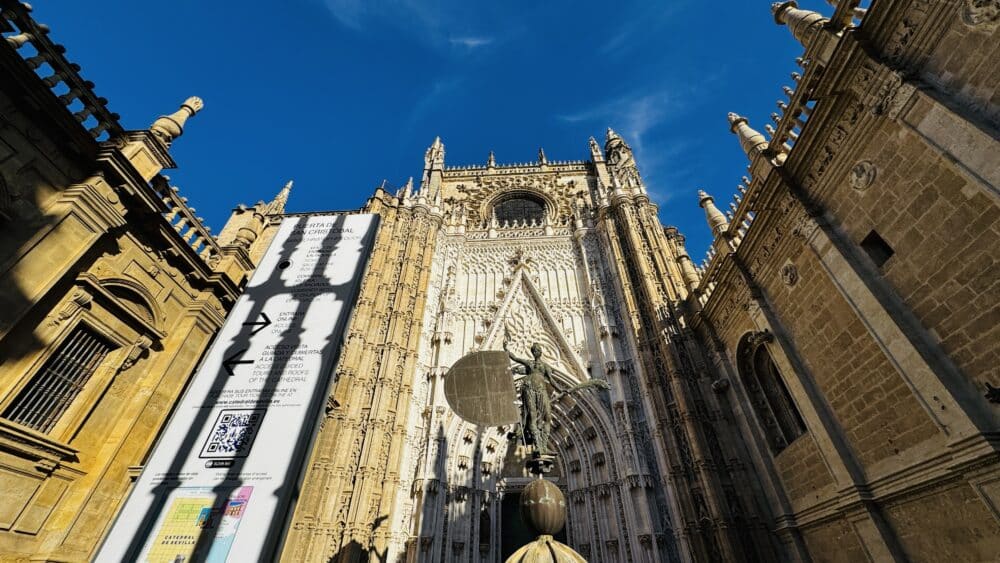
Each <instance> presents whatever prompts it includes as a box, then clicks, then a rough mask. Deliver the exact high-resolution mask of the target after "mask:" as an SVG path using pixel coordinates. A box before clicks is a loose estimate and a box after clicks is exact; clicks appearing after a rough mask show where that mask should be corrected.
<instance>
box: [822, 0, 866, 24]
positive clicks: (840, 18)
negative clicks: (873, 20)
mask: <svg viewBox="0 0 1000 563" xmlns="http://www.w3.org/2000/svg"><path fill="white" fill-rule="evenodd" d="M826 3H827V4H830V5H831V6H833V7H834V8H835V10H834V11H833V16H832V17H831V18H830V25H831V27H832V28H834V29H843V28H846V27H858V26H860V25H861V20H863V19H864V18H865V14H866V13H867V12H868V6H869V5H870V4H871V0H864V1H862V0H826Z"/></svg>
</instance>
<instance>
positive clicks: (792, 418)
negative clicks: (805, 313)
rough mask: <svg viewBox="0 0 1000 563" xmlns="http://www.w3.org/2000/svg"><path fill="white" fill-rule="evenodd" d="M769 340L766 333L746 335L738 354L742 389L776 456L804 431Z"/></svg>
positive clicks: (769, 335)
mask: <svg viewBox="0 0 1000 563" xmlns="http://www.w3.org/2000/svg"><path fill="white" fill-rule="evenodd" d="M772 338H773V337H772V336H771V334H770V333H768V332H757V333H751V334H748V335H746V336H744V337H743V340H742V341H741V342H740V345H739V349H738V350H737V354H738V356H739V372H740V379H741V380H742V381H743V387H744V388H745V389H746V391H747V394H748V395H749V397H750V403H751V406H752V407H753V409H754V412H755V413H756V415H757V419H758V420H759V421H760V423H761V426H762V427H763V428H764V431H765V433H766V434H767V438H768V443H769V445H770V446H771V451H772V453H774V454H775V455H777V454H778V453H779V452H781V451H782V450H784V449H785V448H786V447H788V445H789V444H791V443H792V442H793V441H795V439H796V438H798V437H799V436H801V435H803V434H805V431H806V427H805V424H804V423H803V422H802V417H801V416H800V415H799V411H798V410H797V409H796V408H795V403H794V401H792V396H791V394H790V393H789V392H788V388H787V387H785V382H784V381H783V380H782V378H781V373H780V372H779V371H778V366H777V365H775V363H774V359H773V358H772V357H771V352H770V351H769V350H768V348H767V343H768V342H770V341H771V339H772Z"/></svg>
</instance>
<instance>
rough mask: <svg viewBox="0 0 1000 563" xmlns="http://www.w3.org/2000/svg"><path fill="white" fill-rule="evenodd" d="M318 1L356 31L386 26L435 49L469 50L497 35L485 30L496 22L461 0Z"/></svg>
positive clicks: (477, 47) (490, 41) (489, 41)
mask: <svg viewBox="0 0 1000 563" xmlns="http://www.w3.org/2000/svg"><path fill="white" fill-rule="evenodd" d="M321 1H322V2H323V4H324V5H325V6H326V8H327V10H328V11H329V12H330V14H331V15H332V16H333V17H334V19H335V20H337V22H339V23H340V24H341V25H343V26H344V27H347V28H349V29H353V30H355V31H370V30H377V29H388V30H389V31H390V32H392V33H400V34H403V35H406V36H408V37H410V38H411V39H413V40H415V41H417V42H419V43H421V44H423V45H425V46H427V47H430V48H432V49H434V50H437V51H444V52H448V51H450V52H454V53H458V54H463V53H469V52H471V51H474V50H480V49H481V48H483V47H486V46H489V45H492V44H494V43H495V42H496V39H497V37H496V36H495V34H491V33H486V31H489V30H491V29H494V28H495V27H496V26H495V25H493V24H495V23H496V22H492V20H491V18H488V17H485V16H483V15H482V14H480V13H479V12H478V11H476V10H471V9H470V8H469V6H467V5H466V4H465V3H463V2H461V1H460V0H434V1H433V2H428V1H427V0H321ZM503 27H504V26H501V27H500V28H501V29H503Z"/></svg>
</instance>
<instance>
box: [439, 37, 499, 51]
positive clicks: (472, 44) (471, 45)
mask: <svg viewBox="0 0 1000 563" xmlns="http://www.w3.org/2000/svg"><path fill="white" fill-rule="evenodd" d="M448 42H449V43H451V44H452V45H461V46H462V47H466V48H468V49H475V48H476V47H485V46H486V45H489V44H491V43H493V38H492V37H452V38H451V39H449V40H448Z"/></svg>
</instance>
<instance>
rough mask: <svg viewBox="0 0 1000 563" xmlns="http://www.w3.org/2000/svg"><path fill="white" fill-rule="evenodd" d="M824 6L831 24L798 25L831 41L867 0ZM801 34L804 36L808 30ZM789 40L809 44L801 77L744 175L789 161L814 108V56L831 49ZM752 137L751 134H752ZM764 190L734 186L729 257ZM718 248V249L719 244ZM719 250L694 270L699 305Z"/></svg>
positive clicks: (856, 22) (757, 185) (854, 23)
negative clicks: (764, 164) (762, 161)
mask: <svg viewBox="0 0 1000 563" xmlns="http://www.w3.org/2000/svg"><path fill="white" fill-rule="evenodd" d="M827 2H828V3H829V4H831V5H832V6H834V8H835V10H834V13H833V15H832V16H831V18H830V19H829V20H825V19H824V18H821V17H820V16H818V15H817V14H814V13H813V14H811V15H807V16H806V17H807V18H818V19H804V18H802V15H803V14H802V12H801V11H800V12H799V14H798V16H799V17H800V21H799V22H798V24H800V25H801V24H802V21H805V22H806V24H807V25H813V23H811V22H815V25H821V27H822V28H823V29H824V30H825V31H826V33H832V34H834V36H833V39H834V40H835V39H836V36H837V34H839V33H840V32H842V31H843V30H845V29H850V28H857V27H859V26H860V25H861V23H862V20H863V19H864V17H865V14H866V13H867V7H868V5H869V4H870V2H871V0H827ZM788 4H791V5H792V7H793V8H794V7H795V5H794V3H789V2H783V3H781V4H776V5H775V6H774V8H772V9H774V10H776V13H780V12H781V10H782V9H783V8H784V7H787V5H788ZM779 23H780V20H779ZM786 23H787V22H786ZM789 25H790V26H791V25H792V24H789ZM805 31H806V32H808V29H806V30H805ZM793 34H796V37H797V38H799V39H800V40H802V38H803V37H806V38H808V39H810V40H809V41H804V44H805V47H806V52H805V53H804V54H803V56H802V57H798V58H797V59H795V62H796V64H797V65H798V66H799V67H800V69H801V71H796V72H792V73H791V79H792V84H793V85H794V86H783V87H782V92H783V93H784V95H785V99H781V100H778V102H777V107H778V109H779V112H774V113H771V120H772V121H773V122H774V125H771V124H767V125H765V127H764V129H765V131H766V132H767V133H768V134H769V136H770V140H768V142H767V149H766V150H765V151H762V152H761V153H760V154H753V153H748V156H749V157H750V159H751V165H750V166H748V170H751V171H753V170H754V168H753V164H754V162H757V160H756V159H757V158H767V159H769V160H770V161H771V162H772V163H774V164H776V165H780V164H781V163H783V162H784V161H785V160H787V159H788V158H789V157H790V156H791V153H792V151H793V150H794V148H795V145H796V142H797V141H798V139H799V137H800V136H801V134H802V131H803V129H804V128H805V126H806V124H807V123H808V121H809V117H810V115H811V114H812V112H813V108H814V107H815V103H816V100H815V98H814V97H813V93H814V92H815V89H816V86H817V84H818V83H819V81H820V79H821V78H822V76H823V71H824V70H825V68H824V66H823V63H822V62H820V61H821V60H828V59H822V57H821V56H818V53H819V51H820V50H823V49H829V45H828V44H824V43H823V41H813V40H811V37H813V36H810V35H806V34H804V33H803V28H802V27H799V29H798V30H793ZM798 34H803V37H800V35H798ZM827 52H828V51H827ZM730 123H731V124H732V123H733V120H732V117H731V118H730ZM751 133H754V134H755V132H753V131H751ZM741 141H742V140H741ZM762 187H763V179H762V178H755V177H753V175H752V173H751V175H750V177H748V176H743V177H742V182H741V183H740V184H739V185H738V186H737V192H736V193H735V194H733V202H732V203H730V204H729V210H728V211H727V212H726V218H727V219H728V222H729V224H728V227H727V229H726V232H725V239H726V244H727V245H728V246H729V248H730V249H731V250H732V251H733V252H736V251H737V250H738V249H739V246H740V245H741V244H742V242H743V240H744V239H746V237H747V234H748V233H749V231H750V229H751V227H752V226H753V223H754V219H755V218H756V216H757V211H759V210H758V209H757V199H758V197H759V195H760V191H761V189H762ZM755 210H756V211H755ZM716 242H717V243H718V241H716ZM717 248H718V244H716V245H713V246H712V247H711V248H710V249H709V250H708V252H707V253H706V256H705V259H704V260H703V261H702V262H701V264H700V265H699V266H697V267H696V268H695V270H696V271H697V272H698V275H699V277H700V284H699V287H698V290H699V297H698V299H699V301H700V302H701V303H702V304H703V305H704V304H705V303H707V302H708V300H709V297H710V296H711V294H712V291H713V290H714V288H715V286H716V281H715V277H716V275H717V273H718V271H719V268H718V262H720V261H718V260H715V258H716V253H717Z"/></svg>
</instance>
